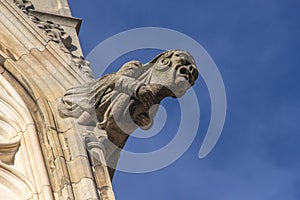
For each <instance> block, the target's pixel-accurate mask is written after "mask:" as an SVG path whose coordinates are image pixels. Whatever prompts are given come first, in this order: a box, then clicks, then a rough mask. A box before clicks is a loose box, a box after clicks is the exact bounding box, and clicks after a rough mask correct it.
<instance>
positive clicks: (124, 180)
mask: <svg viewBox="0 0 300 200" xmlns="http://www.w3.org/2000/svg"><path fill="white" fill-rule="evenodd" d="M69 4H70V7H71V10H72V14H73V16H75V17H79V18H82V19H83V23H82V26H81V31H80V34H79V38H80V40H81V44H82V49H83V52H84V55H85V56H86V55H88V54H89V52H90V51H91V50H92V49H93V48H94V47H96V46H97V44H99V43H100V42H101V41H103V40H105V39H107V38H108V37H110V36H113V35H115V34H117V33H119V32H122V31H126V30H128V29H132V28H139V27H148V26H151V27H164V28H170V29H173V30H176V31H180V32H182V33H184V34H186V35H188V36H190V37H192V38H193V39H195V40H196V41H198V42H199V43H200V44H201V45H202V46H203V47H204V48H205V49H206V50H207V51H208V53H209V54H210V55H211V57H212V58H213V59H214V61H215V63H216V64H217V66H218V69H219V71H220V73H221V75H222V77H223V80H224V84H225V87H226V93H227V100H228V108H227V118H226V123H225V126H224V129H223V133H222V135H221V138H220V140H219V141H218V143H217V145H216V146H215V148H214V149H213V151H212V152H211V153H210V154H209V155H208V156H207V157H206V158H204V159H202V160H200V159H198V151H199V147H200V145H201V142H202V140H203V138H204V134H205V131H206V130H207V127H208V124H209V119H210V99H209V94H208V91H207V88H206V85H205V83H204V82H203V80H202V79H199V80H198V82H197V84H196V85H195V90H196V91H197V93H198V99H199V105H200V106H201V121H200V124H199V125H200V128H199V131H198V134H197V136H196V138H195V140H194V142H193V144H192V145H191V147H190V148H189V149H188V151H187V152H186V153H185V154H184V155H183V156H182V157H181V158H180V159H178V160H177V161H176V162H175V163H173V164H172V165H170V166H168V167H166V168H164V169H161V170H158V171H155V172H151V173H145V174H130V173H124V172H117V173H116V175H115V178H114V181H113V186H114V190H115V195H116V197H117V199H118V200H134V199H143V200H148V199H149V200H150V199H164V200H182V199H188V200H190V199H191V200H194V199H195V200H198V199H199V200H200V199H204V200H248V199H249V200H269V199H270V200H271V199H272V200H282V199H284V200H298V199H300V190H299V186H300V174H299V168H300V159H299V156H298V154H299V152H300V145H299V141H300V134H299V130H300V123H299V119H300V118H299V116H300V106H299V100H300V94H299V84H300V69H299V65H300V55H299V54H300V48H299V47H300V40H299V35H300V21H299V19H300V12H299V9H300V2H299V1H296V0H294V1H291V0H286V1H279V0H273V1H271V0H266V1H260V0H252V1H248V0H247V1H237V0H228V1H216V0H210V1H208V0H205V1H202V0H186V1H177V0H174V1H171V0H165V1H162V0H161V1H159V0H149V1H137V0H128V1H104V0H90V1H74V0H69ZM157 53H159V51H158V50H144V51H142V50H141V51H136V52H132V53H129V54H127V55H125V56H122V57H121V58H120V59H118V60H117V61H115V62H114V63H113V64H112V66H111V68H109V70H108V71H114V70H116V69H118V68H119V67H120V66H121V65H122V64H123V63H124V62H126V61H128V60H129V59H131V58H132V59H139V60H141V61H142V62H146V61H148V60H150V59H151V58H152V56H154V55H155V54H157ZM200 64H201V63H198V65H200ZM92 67H93V70H94V72H95V75H96V76H98V74H97V68H99V66H92ZM163 103H164V106H165V109H166V112H168V113H170V112H171V115H168V119H167V121H166V125H165V127H164V128H163V130H162V133H159V134H158V135H157V136H155V137H153V138H150V139H146V140H142V139H134V138H133V139H130V140H129V141H128V144H127V146H126V148H127V149H129V150H132V151H136V152H145V151H149V150H154V149H157V148H160V147H161V146H163V145H165V144H166V143H167V142H168V141H170V139H172V137H173V136H174V135H172V132H173V130H175V129H176V124H177V123H178V120H179V118H178V117H176V116H179V115H180V110H178V109H177V107H178V106H177V104H178V103H177V101H176V100H174V99H167V100H166V101H164V102H163ZM191 123H193V120H191Z"/></svg>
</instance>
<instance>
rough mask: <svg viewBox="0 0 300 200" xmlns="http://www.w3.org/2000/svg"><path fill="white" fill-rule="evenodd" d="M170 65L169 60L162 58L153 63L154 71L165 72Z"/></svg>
mask: <svg viewBox="0 0 300 200" xmlns="http://www.w3.org/2000/svg"><path fill="white" fill-rule="evenodd" d="M171 65H172V62H171V59H170V58H163V59H160V60H158V62H156V63H154V69H156V70H157V71H167V70H168V69H169V68H170V66H171Z"/></svg>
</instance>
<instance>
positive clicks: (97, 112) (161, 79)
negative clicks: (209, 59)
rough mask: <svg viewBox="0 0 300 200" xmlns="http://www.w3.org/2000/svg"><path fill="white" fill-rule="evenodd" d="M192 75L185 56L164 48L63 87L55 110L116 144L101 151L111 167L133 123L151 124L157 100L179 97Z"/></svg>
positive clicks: (191, 61)
mask: <svg viewBox="0 0 300 200" xmlns="http://www.w3.org/2000/svg"><path fill="white" fill-rule="evenodd" d="M197 77H198V71H197V68H196V64H195V61H194V59H193V57H192V56H191V54H189V53H188V52H187V51H184V50H169V51H165V52H163V53H161V54H159V55H158V56H156V57H155V58H154V59H153V60H151V61H150V62H148V63H146V64H141V63H140V62H139V61H130V62H128V63H126V64H124V65H123V66H122V67H121V68H120V70H119V71H118V72H116V73H112V74H108V75H106V76H103V77H101V78H99V79H97V80H94V81H92V82H89V83H86V84H84V85H81V86H78V87H74V88H71V89H69V90H67V91H66V93H65V95H64V96H63V97H62V98H61V101H60V106H59V112H60V115H61V116H62V117H73V118H75V119H76V120H77V123H78V124H80V125H83V126H94V127H98V128H99V129H101V130H103V131H104V132H105V136H106V138H108V140H109V142H110V143H112V144H113V145H115V146H116V147H118V148H119V150H112V151H115V152H110V153H107V150H106V153H107V155H106V160H107V162H112V163H114V164H113V165H116V163H117V160H118V157H119V154H120V149H122V148H123V146H124V144H125V142H126V140H127V139H128V137H129V135H130V134H131V133H132V132H133V131H134V130H136V129H137V128H138V127H140V128H142V129H149V128H150V127H151V125H152V124H153V118H154V115H155V113H156V111H157V109H158V104H159V103H160V102H161V100H162V99H164V98H165V97H174V98H178V97H181V96H183V95H184V94H185V92H186V91H187V90H188V89H189V88H190V87H191V86H192V85H194V83H195V81H196V79H197ZM97 137H98V138H99V136H97ZM99 139H101V138H99ZM104 143H105V141H104ZM104 146H105V145H104ZM107 148H108V149H111V148H109V147H107ZM110 167H111V166H110ZM110 173H113V171H112V172H111V171H110ZM111 176H112V174H111Z"/></svg>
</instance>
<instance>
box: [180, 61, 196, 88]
mask: <svg viewBox="0 0 300 200" xmlns="http://www.w3.org/2000/svg"><path fill="white" fill-rule="evenodd" d="M178 70H179V74H180V75H181V76H183V77H185V78H186V79H187V81H189V83H190V84H191V85H194V83H195V81H196V80H197V78H198V70H197V69H196V67H194V66H193V65H188V66H184V65H183V66H180V67H179V69H178Z"/></svg>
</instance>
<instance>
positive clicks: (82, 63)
mask: <svg viewBox="0 0 300 200" xmlns="http://www.w3.org/2000/svg"><path fill="white" fill-rule="evenodd" d="M14 3H15V4H16V5H17V6H18V7H19V8H20V9H21V10H22V11H23V13H25V14H26V15H27V16H28V17H29V19H30V20H31V21H32V22H33V23H35V24H36V25H37V27H38V28H40V29H42V30H43V31H44V32H45V34H46V35H47V37H48V39H49V41H53V42H55V43H57V44H59V45H60V48H61V49H62V50H63V51H64V53H65V54H66V55H67V56H68V57H69V59H70V60H71V61H72V64H73V65H74V67H75V68H77V69H80V70H81V71H82V72H83V73H84V75H85V76H86V77H87V78H89V79H92V78H93V73H92V71H91V69H90V64H89V62H87V61H86V60H84V58H83V57H78V56H76V55H74V54H72V53H71V47H72V38H71V36H70V35H69V34H68V33H66V32H65V30H64V29H63V28H62V27H61V26H60V25H59V24H56V23H53V22H51V21H48V20H47V21H44V20H41V19H39V18H38V17H36V16H34V15H32V14H31V13H30V12H29V11H30V10H34V6H33V4H32V3H31V1H28V0H14Z"/></svg>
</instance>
